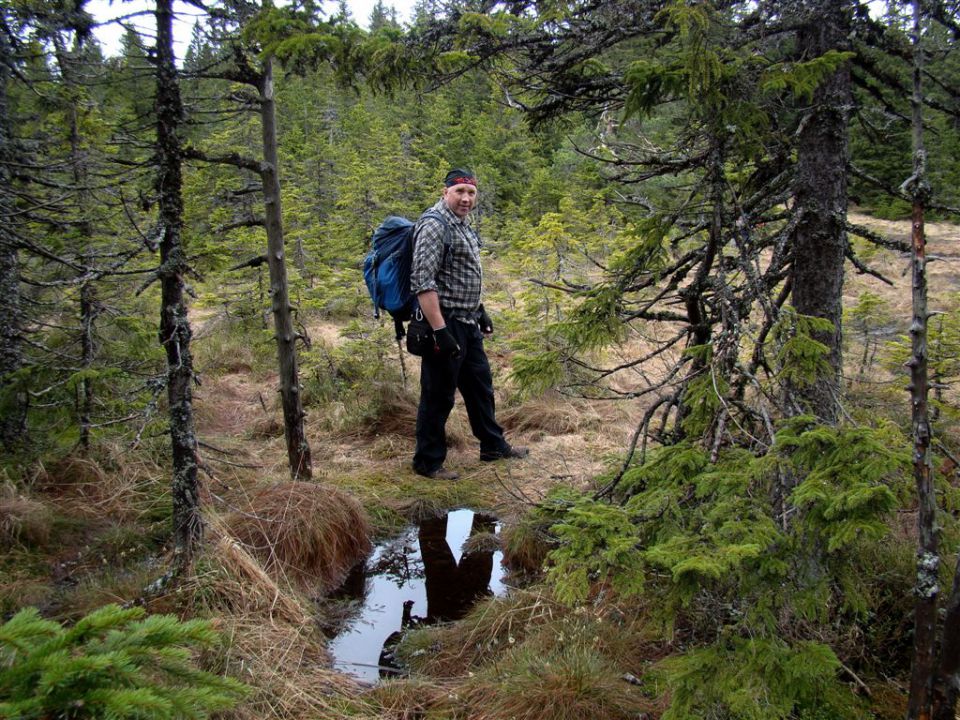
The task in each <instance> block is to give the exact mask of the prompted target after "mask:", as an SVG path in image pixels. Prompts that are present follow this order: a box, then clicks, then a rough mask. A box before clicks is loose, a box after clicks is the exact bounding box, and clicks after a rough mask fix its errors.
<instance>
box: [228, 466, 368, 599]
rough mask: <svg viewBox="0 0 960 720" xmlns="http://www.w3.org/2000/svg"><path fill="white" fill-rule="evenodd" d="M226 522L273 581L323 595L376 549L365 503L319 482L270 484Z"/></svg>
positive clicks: (254, 495) (231, 532)
mask: <svg viewBox="0 0 960 720" xmlns="http://www.w3.org/2000/svg"><path fill="white" fill-rule="evenodd" d="M225 522H226V526H227V528H228V529H229V532H230V534H231V535H233V537H235V538H236V539H237V540H238V541H239V542H240V543H242V544H243V545H244V547H245V549H246V550H248V551H249V552H250V553H251V554H253V555H254V556H256V557H257V558H258V559H259V560H260V561H261V562H262V563H263V566H264V569H265V570H266V571H267V572H268V573H270V575H271V576H273V577H275V578H276V577H282V578H286V579H288V580H291V581H294V582H297V583H299V584H302V585H310V586H311V587H313V588H315V589H316V591H318V592H327V591H329V590H332V589H333V588H335V587H336V586H337V585H338V584H339V583H340V582H341V581H342V580H343V578H344V577H345V576H346V574H347V572H348V571H349V570H350V568H351V567H353V566H354V565H355V564H356V563H357V562H358V561H359V560H361V559H362V558H363V557H365V556H366V554H367V553H368V552H369V551H370V547H371V545H370V539H369V536H370V532H371V531H370V523H369V520H368V518H367V515H366V513H365V512H364V509H363V507H362V506H361V505H360V503H359V502H358V501H357V500H355V499H354V498H352V497H351V496H349V495H347V494H345V493H343V492H341V491H339V490H337V489H335V488H332V487H329V486H324V485H319V484H316V483H306V482H292V481H284V482H277V483H272V484H270V485H267V486H265V487H263V488H261V489H260V490H258V491H256V492H255V493H254V494H253V495H252V496H250V498H249V501H248V502H247V507H245V508H242V509H241V510H239V511H236V512H233V513H231V514H230V515H229V516H228V517H227V518H226V520H225Z"/></svg>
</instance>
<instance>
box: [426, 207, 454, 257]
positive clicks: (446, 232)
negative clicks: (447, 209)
mask: <svg viewBox="0 0 960 720" xmlns="http://www.w3.org/2000/svg"><path fill="white" fill-rule="evenodd" d="M420 217H421V218H425V217H432V218H436V219H437V220H439V221H440V223H441V224H442V225H443V253H442V254H441V255H440V267H443V264H444V263H445V262H446V261H447V254H448V253H449V252H450V248H452V247H453V228H451V227H450V223H448V222H447V219H446V218H445V217H444V216H443V215H442V214H441V213H439V212H437V211H436V210H433V209H430V210H427V211H426V212H425V213H423V215H421V216H420Z"/></svg>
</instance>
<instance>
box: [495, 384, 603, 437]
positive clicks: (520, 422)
mask: <svg viewBox="0 0 960 720" xmlns="http://www.w3.org/2000/svg"><path fill="white" fill-rule="evenodd" d="M498 419H499V421H500V424H501V425H503V427H504V429H505V430H509V431H511V432H517V433H520V432H538V431H539V432H542V433H544V434H545V435H570V434H572V433H577V432H581V431H583V430H584V429H587V428H597V427H599V426H600V424H601V423H602V418H601V417H600V415H599V414H598V413H597V412H596V410H594V409H593V408H591V407H589V406H588V405H586V404H579V405H576V404H574V403H572V402H570V401H569V400H567V399H565V398H562V397H561V396H559V395H557V394H556V393H547V394H546V395H543V396H541V397H538V398H536V399H534V400H530V401H529V402H525V403H524V404H523V405H520V406H519V407H514V408H509V409H507V410H505V411H504V412H503V413H501V414H500V416H499V418H498Z"/></svg>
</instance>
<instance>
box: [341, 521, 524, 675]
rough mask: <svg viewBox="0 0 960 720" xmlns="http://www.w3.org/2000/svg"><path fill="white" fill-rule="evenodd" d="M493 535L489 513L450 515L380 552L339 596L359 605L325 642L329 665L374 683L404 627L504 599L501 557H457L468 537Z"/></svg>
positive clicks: (388, 669) (387, 669)
mask: <svg viewBox="0 0 960 720" xmlns="http://www.w3.org/2000/svg"><path fill="white" fill-rule="evenodd" d="M498 530H499V527H498V525H497V523H496V521H495V519H494V518H492V517H490V516H488V515H480V514H476V513H474V512H473V511H471V510H455V511H453V512H450V513H449V514H448V515H447V516H446V517H443V518H437V519H431V520H425V521H424V522H423V523H421V525H420V526H419V528H411V529H410V530H408V531H407V532H406V533H404V534H403V535H401V536H400V537H398V538H396V539H394V540H392V541H389V542H387V543H384V544H383V545H381V546H379V547H377V549H376V550H375V551H374V553H373V555H372V556H371V557H370V559H369V560H368V561H367V563H366V565H365V566H362V567H361V568H358V572H357V573H356V574H355V575H352V576H351V578H350V579H348V582H347V584H346V585H345V587H344V588H343V589H341V592H340V593H339V594H340V595H341V596H342V597H352V598H355V599H356V600H357V601H358V602H362V605H363V606H362V609H361V610H360V612H359V614H358V616H357V617H356V618H355V619H354V620H353V621H352V622H351V623H350V624H349V625H348V626H347V627H346V628H345V629H344V630H343V631H342V632H341V633H340V634H339V635H338V636H337V637H336V639H334V640H333V641H332V642H331V644H330V651H331V653H332V654H333V657H334V666H335V667H336V668H337V669H339V670H341V671H343V672H346V673H349V674H351V675H353V676H355V677H357V678H359V679H363V680H368V681H371V682H373V681H375V680H376V679H377V678H378V677H379V676H380V675H381V674H382V675H384V676H387V675H389V674H391V673H392V672H394V670H393V669H392V668H395V667H396V666H395V664H394V662H393V647H394V645H396V643H397V642H399V640H400V636H401V634H402V630H404V629H406V628H408V627H411V626H415V625H418V624H431V623H436V622H446V621H450V620H459V619H460V618H462V617H463V616H464V615H466V614H467V612H468V611H469V610H470V608H471V607H472V606H473V604H474V603H475V602H476V601H477V600H478V599H480V598H481V597H484V596H488V595H502V594H503V593H504V592H505V587H504V586H503V584H502V579H503V568H502V566H501V564H500V561H501V560H502V553H500V552H494V551H492V550H476V551H472V552H465V553H464V552H461V549H462V546H463V544H464V542H465V541H466V540H467V538H468V537H470V536H472V535H476V534H478V533H496V532H497V531H498Z"/></svg>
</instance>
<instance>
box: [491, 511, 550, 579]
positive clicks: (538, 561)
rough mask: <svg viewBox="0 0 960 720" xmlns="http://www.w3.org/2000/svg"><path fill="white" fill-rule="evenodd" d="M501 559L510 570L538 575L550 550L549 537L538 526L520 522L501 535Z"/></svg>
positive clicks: (507, 528)
mask: <svg viewBox="0 0 960 720" xmlns="http://www.w3.org/2000/svg"><path fill="white" fill-rule="evenodd" d="M502 536H503V537H502V541H501V542H502V544H503V559H504V562H505V563H506V565H507V567H509V568H510V569H511V570H515V571H519V572H522V573H527V574H531V575H532V574H535V573H539V572H540V571H541V569H542V568H543V564H544V563H545V562H546V560H547V553H549V552H550V550H551V545H550V537H549V536H548V535H547V534H546V532H544V530H543V529H542V528H541V527H539V526H538V525H536V524H534V523H531V522H524V521H522V520H521V521H520V522H519V523H517V524H515V525H508V526H506V527H505V528H504V530H503V533H502Z"/></svg>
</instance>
